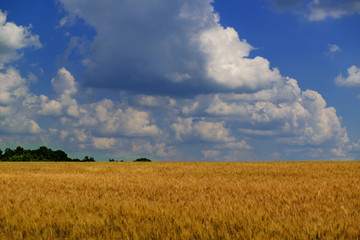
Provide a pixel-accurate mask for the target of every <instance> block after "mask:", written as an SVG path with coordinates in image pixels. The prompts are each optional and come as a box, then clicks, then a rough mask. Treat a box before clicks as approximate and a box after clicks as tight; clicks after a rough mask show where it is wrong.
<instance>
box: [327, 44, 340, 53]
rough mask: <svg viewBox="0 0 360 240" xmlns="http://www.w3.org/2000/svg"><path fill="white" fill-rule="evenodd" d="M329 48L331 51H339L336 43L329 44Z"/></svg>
mask: <svg viewBox="0 0 360 240" xmlns="http://www.w3.org/2000/svg"><path fill="white" fill-rule="evenodd" d="M329 48H330V52H331V53H335V52H339V51H340V50H341V49H340V47H339V46H338V45H336V44H329Z"/></svg>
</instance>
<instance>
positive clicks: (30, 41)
mask: <svg viewBox="0 0 360 240" xmlns="http://www.w3.org/2000/svg"><path fill="white" fill-rule="evenodd" d="M6 17H7V14H6V12H3V11H1V10H0V69H1V68H3V67H4V64H6V63H9V62H12V61H14V60H17V59H18V58H19V57H20V54H19V53H18V50H21V49H22V48H25V47H35V48H40V47H41V46H42V45H41V43H40V41H39V36H38V35H33V34H31V31H30V29H31V25H30V26H27V27H24V26H18V25H16V24H15V23H12V22H7V21H6Z"/></svg>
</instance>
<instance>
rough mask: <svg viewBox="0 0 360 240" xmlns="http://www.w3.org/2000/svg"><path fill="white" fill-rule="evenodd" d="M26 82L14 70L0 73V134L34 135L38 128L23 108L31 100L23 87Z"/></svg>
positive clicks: (38, 130)
mask: <svg viewBox="0 0 360 240" xmlns="http://www.w3.org/2000/svg"><path fill="white" fill-rule="evenodd" d="M25 83H26V80H25V79H24V78H22V77H21V76H20V74H19V72H18V71H17V70H16V69H14V68H8V69H6V71H5V72H4V73H2V72H0V85H1V90H0V119H1V121H0V132H5V133H10V134H36V133H40V130H41V129H40V127H39V125H38V124H37V123H36V121H35V120H34V119H33V118H34V116H33V115H34V114H33V113H32V112H31V111H29V109H28V108H27V107H26V106H25V105H26V102H27V101H29V100H31V99H32V98H33V95H31V94H30V93H29V92H28V88H27V87H26V85H25Z"/></svg>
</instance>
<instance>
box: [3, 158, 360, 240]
mask: <svg viewBox="0 0 360 240" xmlns="http://www.w3.org/2000/svg"><path fill="white" fill-rule="evenodd" d="M0 203H1V204H0V238H1V239H4V238H5V239H23V238H25V239H40V238H46V239H64V238H67V239H116V238H118V239H250V238H251V239H267V238H273V239H274V238H275V239H285V238H290V239H299V238H301V239H314V238H320V239H327V238H329V239H333V238H340V239H341V238H344V239H358V238H359V237H360V225H359V222H360V162H279V163H200V162H191V163H186V162H176V163H159V162H154V163H116V162H112V163H110V162H103V163H100V162H98V163H49V162H46V163H36V162H32V163H0Z"/></svg>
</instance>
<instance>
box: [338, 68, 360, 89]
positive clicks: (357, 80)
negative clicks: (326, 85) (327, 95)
mask: <svg viewBox="0 0 360 240" xmlns="http://www.w3.org/2000/svg"><path fill="white" fill-rule="evenodd" d="M347 72H348V76H347V77H346V78H344V77H343V76H342V75H339V76H337V77H336V78H335V83H336V84H337V85H339V86H346V87H360V68H358V67H356V66H355V65H354V66H351V67H350V68H348V70H347Z"/></svg>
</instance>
